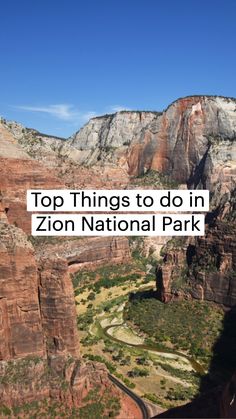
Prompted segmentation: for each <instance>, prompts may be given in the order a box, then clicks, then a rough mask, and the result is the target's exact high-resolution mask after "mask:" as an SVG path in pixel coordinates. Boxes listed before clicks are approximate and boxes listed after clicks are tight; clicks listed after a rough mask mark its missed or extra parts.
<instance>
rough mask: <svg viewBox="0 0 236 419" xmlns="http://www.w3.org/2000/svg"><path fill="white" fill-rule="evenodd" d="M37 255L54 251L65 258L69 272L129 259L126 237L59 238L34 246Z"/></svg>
mask: <svg viewBox="0 0 236 419" xmlns="http://www.w3.org/2000/svg"><path fill="white" fill-rule="evenodd" d="M36 251H37V255H38V257H44V258H46V257H47V255H48V254H52V253H53V252H55V251H56V255H57V257H62V258H64V259H66V260H67V263H68V266H69V272H71V273H73V272H77V271H79V270H80V269H84V268H86V269H91V270H94V269H96V267H98V266H101V265H104V264H107V263H108V264H109V263H111V262H112V263H115V264H118V263H126V262H128V261H129V260H130V249H129V241H128V239H127V237H89V238H86V237H84V238H80V239H74V238H73V240H70V239H69V240H61V241H58V242H57V243H56V244H55V243H54V244H53V243H52V244H50V243H49V244H44V245H43V246H41V245H40V244H39V245H37V247H36Z"/></svg>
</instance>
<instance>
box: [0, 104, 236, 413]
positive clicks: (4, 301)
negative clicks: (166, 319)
mask: <svg viewBox="0 0 236 419" xmlns="http://www.w3.org/2000/svg"><path fill="white" fill-rule="evenodd" d="M235 175H236V100H235V99H232V98H224V97H213V96H210V97H207V96H192V97H187V98H183V99H179V100H177V101H175V102H174V103H172V104H171V105H170V106H169V107H168V108H167V109H166V110H165V111H163V112H139V111H134V112H132V111H121V112H118V113H116V114H112V115H105V116H103V117H95V118H92V119H91V120H90V121H89V122H88V123H87V124H86V125H85V126H84V127H82V128H81V129H80V130H79V131H78V132H77V133H75V134H74V135H73V136H72V137H70V138H69V139H68V140H64V139H60V138H57V137H50V136H47V135H44V134H41V133H39V132H37V131H35V130H32V129H28V128H25V127H23V126H21V125H20V124H17V123H15V122H8V121H5V120H3V119H1V122H0V238H1V241H0V252H1V256H0V336H1V341H0V400H1V404H2V405H6V406H18V405H21V404H24V403H30V402H33V401H35V400H38V401H42V400H45V399H48V400H52V401H53V400H56V401H60V402H63V403H64V404H65V405H68V406H69V407H70V408H71V407H73V406H76V407H79V406H81V405H82V404H83V399H84V398H85V397H86V396H87V395H88V394H89V391H90V390H91V389H92V388H94V387H96V386H99V388H100V390H99V391H100V392H101V393H102V392H104V391H105V390H106V389H110V392H111V394H114V397H118V398H119V399H120V401H121V402H120V403H121V415H122V412H123V415H124V416H125V417H138V415H139V413H138V412H137V411H136V409H137V407H136V405H135V404H134V403H133V404H134V405H133V406H132V407H131V408H130V407H129V408H128V404H129V403H131V402H130V399H127V397H125V396H124V395H123V394H122V393H121V391H120V390H118V389H117V388H116V387H115V386H114V385H113V384H112V383H111V382H110V381H109V378H108V375H107V371H106V368H105V367H104V366H103V365H102V364H98V363H92V362H85V361H84V360H83V359H82V358H81V356H80V345H79V334H78V331H77V324H76V309H75V303H74V292H73V287H72V281H71V278H70V274H73V273H75V272H78V271H79V270H81V269H83V268H86V269H90V270H94V269H95V268H97V267H99V266H103V265H106V264H123V263H125V262H128V261H129V260H130V259H131V250H130V244H129V241H128V239H127V238H126V237H91V238H79V237H76V238H65V237H59V238H37V237H32V236H31V221H30V216H31V214H30V213H28V212H27V211H26V191H27V189H40V188H41V189H59V188H61V189H68V188H71V189H96V188H97V189H125V188H137V189H138V188H142V189H145V188H147V187H149V188H152V189H171V188H172V189H173V188H175V187H179V188H180V189H186V188H192V189H197V188H199V189H201V188H203V189H209V191H210V211H209V213H208V214H206V235H205V236H203V237H199V238H194V237H187V238H180V240H179V239H176V238H173V239H171V240H169V238H167V237H166V238H165V237H152V238H144V239H143V242H142V246H141V249H140V252H145V253H146V254H147V255H149V254H155V255H156V256H157V258H158V262H157V267H156V282H157V292H158V298H159V299H160V300H161V301H163V302H164V303H168V302H170V301H173V300H184V299H187V300H189V299H192V298H194V299H199V300H207V301H212V302H215V303H217V304H221V305H223V306H224V307H225V308H226V309H227V310H229V309H232V308H233V307H234V306H235V305H236V281H235V278H236V277H235V265H236V241H235V233H236V231H235V217H236V194H235V183H236V182H235V179H236V177H235ZM174 185H175V187H173V186H174ZM13 370H14V371H13ZM232 380H233V381H232V383H235V378H232ZM232 385H233V384H230V383H228V384H227V386H226V387H225V389H224V393H223V394H224V395H223V396H219V397H218V398H219V400H220V398H221V402H220V405H221V413H220V414H221V415H222V416H221V417H233V416H232V411H235V410H236V406H235V401H234V402H233V403H232V404H230V405H229V404H228V405H227V404H226V400H228V399H230V397H231V396H230V394H231V393H230V392H232ZM220 394H221V393H220ZM231 399H232V397H231ZM231 399H230V400H231ZM222 406H223V407H222ZM233 409H235V410H233ZM134 412H136V413H134ZM195 412H196V411H195ZM132 415H133V416H132ZM135 415H136V416H135ZM166 415H168V412H167V413H166ZM227 415H228V416H227ZM229 415H231V416H229ZM124 416H123V417H124ZM121 417H122V416H121ZM163 417H176V416H163ZM183 417H195V416H183Z"/></svg>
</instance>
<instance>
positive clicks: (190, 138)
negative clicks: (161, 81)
mask: <svg viewBox="0 0 236 419" xmlns="http://www.w3.org/2000/svg"><path fill="white" fill-rule="evenodd" d="M235 109H236V102H235V100H234V99H229V98H221V97H206V96H196V97H188V98H184V99H179V100H177V101H176V102H174V103H173V104H171V105H170V106H169V108H168V109H167V110H166V111H165V112H163V113H162V114H158V113H151V112H147V113H146V112H145V113H142V112H140V113H138V112H118V113H117V114H115V115H110V116H106V117H103V118H93V119H91V120H90V122H89V123H88V124H86V125H85V127H83V128H82V129H81V130H80V131H79V132H78V133H77V134H75V135H74V136H73V137H72V138H71V140H70V142H69V143H70V145H71V146H72V147H73V149H74V148H76V149H77V150H79V152H80V157H79V161H80V162H81V163H86V164H101V162H102V163H103V164H104V163H106V164H108V163H109V162H113V163H115V164H117V165H118V166H119V167H121V168H123V169H124V170H125V171H127V172H128V173H129V174H130V175H140V174H142V173H144V172H145V171H147V170H149V169H154V170H157V171H160V172H164V173H167V174H169V175H171V178H172V179H174V180H176V181H178V182H179V183H181V184H183V183H185V184H187V185H188V186H189V187H197V186H200V187H205V188H208V189H210V191H211V192H212V195H213V196H214V205H218V204H219V200H220V198H221V197H222V196H223V195H224V199H225V200H227V201H229V199H230V194H231V192H232V190H233V189H234V188H235V180H234V177H235V174H236V163H235V161H236V156H235V155H236V147H235V132H236V118H235ZM67 145H68V144H67ZM62 150H63V148H62ZM72 153H73V152H71V154H72ZM75 158H77V157H75ZM99 162H100V163H99Z"/></svg>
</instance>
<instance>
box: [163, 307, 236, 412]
mask: <svg viewBox="0 0 236 419" xmlns="http://www.w3.org/2000/svg"><path fill="white" fill-rule="evenodd" d="M235 371H236V306H234V307H233V308H231V309H228V310H227V311H226V313H225V316H224V320H223V324H222V332H221V334H220V336H219V338H218V340H217V341H216V343H215V345H214V348H213V358H212V360H211V364H210V368H209V371H208V373H207V374H206V375H205V376H203V377H202V378H201V383H200V388H199V394H198V396H197V397H196V399H194V400H193V401H192V402H190V403H187V404H186V405H183V406H180V407H177V408H173V409H170V410H167V411H165V412H164V413H162V414H160V415H158V416H155V417H157V418H181V419H184V418H220V417H221V418H224V417H225V418H235V417H236V397H235V393H236V380H231V381H230V379H231V377H232V376H233V374H234V373H235ZM226 383H227V384H228V386H227V388H226V391H225V392H224V395H223V388H224V386H225V385H226Z"/></svg>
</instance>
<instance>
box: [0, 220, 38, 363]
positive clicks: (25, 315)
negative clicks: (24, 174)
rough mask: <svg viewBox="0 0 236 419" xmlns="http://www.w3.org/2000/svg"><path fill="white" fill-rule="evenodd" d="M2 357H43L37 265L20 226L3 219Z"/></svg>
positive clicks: (0, 272) (0, 279)
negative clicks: (9, 223)
mask: <svg viewBox="0 0 236 419" xmlns="http://www.w3.org/2000/svg"><path fill="white" fill-rule="evenodd" d="M0 237H1V241H0V249H1V250H0V307H1V317H0V320H1V340H0V359H1V360H7V359H15V358H22V357H24V356H27V355H31V356H43V355H44V354H45V351H44V338H43V331H42V324H41V316H40V307H39V301H38V278H37V265H36V261H35V258H34V251H33V247H32V245H31V244H30V243H29V242H28V241H27V238H26V236H25V235H24V233H23V232H21V230H20V229H18V228H16V227H14V226H11V225H8V224H6V223H4V222H0Z"/></svg>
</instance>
